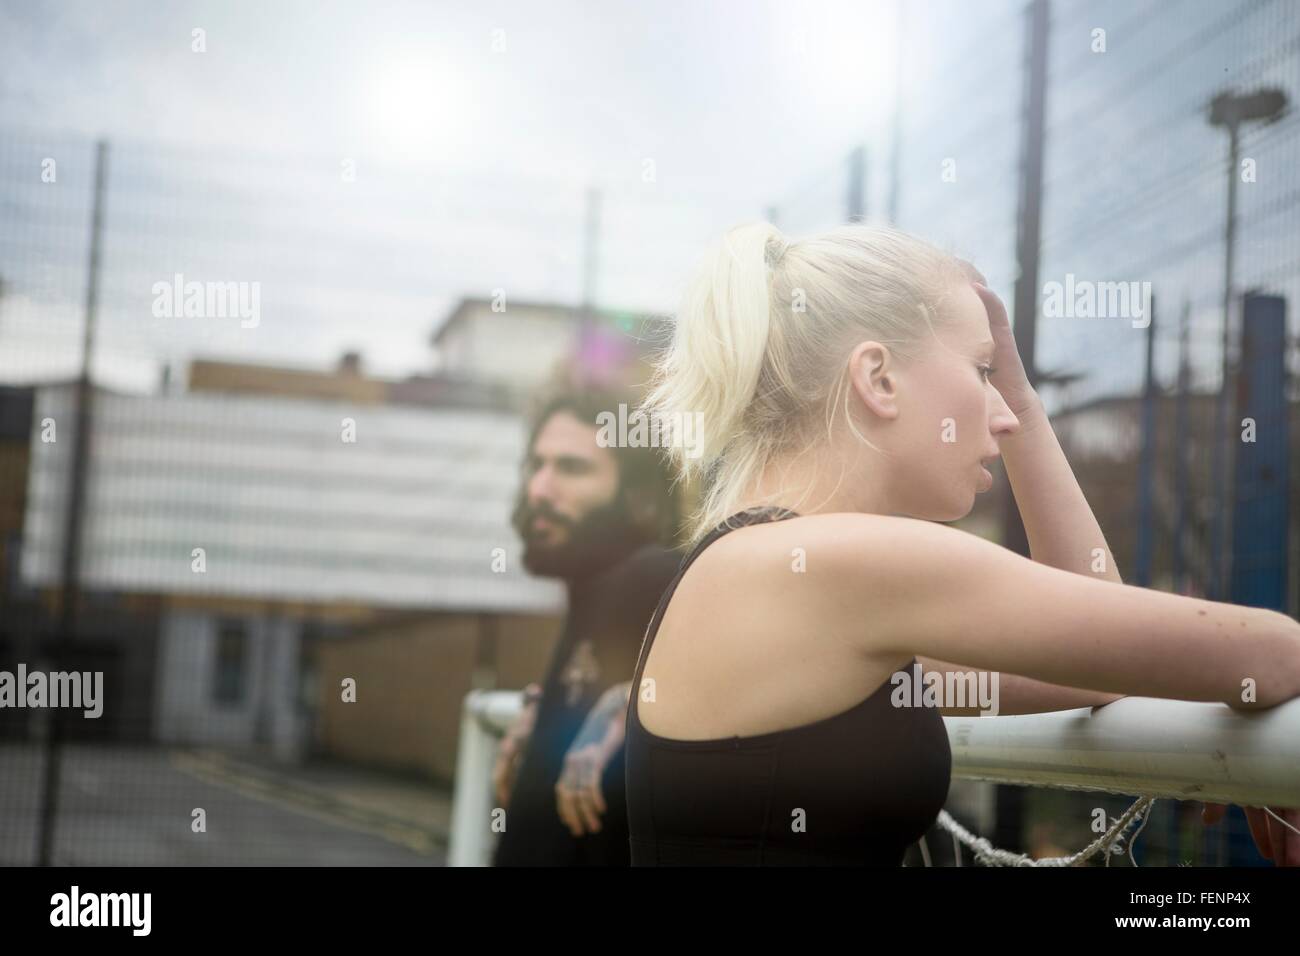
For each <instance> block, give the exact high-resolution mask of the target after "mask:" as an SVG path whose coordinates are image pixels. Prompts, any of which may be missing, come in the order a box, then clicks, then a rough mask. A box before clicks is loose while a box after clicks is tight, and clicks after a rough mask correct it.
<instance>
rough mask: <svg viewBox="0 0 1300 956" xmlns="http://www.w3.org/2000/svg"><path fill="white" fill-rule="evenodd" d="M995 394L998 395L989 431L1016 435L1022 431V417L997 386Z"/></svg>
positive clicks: (997, 433)
mask: <svg viewBox="0 0 1300 956" xmlns="http://www.w3.org/2000/svg"><path fill="white" fill-rule="evenodd" d="M993 394H994V395H996V396H997V399H996V400H995V404H994V407H993V414H992V416H991V417H990V419H989V431H991V432H992V433H993V434H995V435H1014V434H1015V433H1016V432H1018V431H1020V419H1019V418H1017V417H1016V414H1015V412H1013V411H1012V410H1011V407H1010V406H1009V405H1007V401H1006V399H1004V398H1003V397H1002V393H1001V392H999V391H998V390H997V389H996V388H995V389H993Z"/></svg>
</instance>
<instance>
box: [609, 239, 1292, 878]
mask: <svg viewBox="0 0 1300 956" xmlns="http://www.w3.org/2000/svg"><path fill="white" fill-rule="evenodd" d="M646 410H647V411H648V412H649V413H651V414H652V415H655V416H657V417H658V421H659V422H660V423H661V427H662V428H664V429H665V430H669V432H670V437H671V429H672V427H673V423H674V422H684V421H690V422H692V423H694V424H695V425H696V427H695V428H693V434H692V435H691V440H690V442H687V441H680V440H679V441H677V443H676V444H675V445H674V446H672V448H671V451H672V454H673V456H674V458H675V463H676V464H677V466H678V467H679V469H680V471H681V473H682V475H683V476H685V477H698V478H700V479H702V480H703V487H704V496H703V503H702V506H701V508H700V511H699V513H698V515H696V520H695V522H694V526H693V528H692V531H691V535H690V537H691V541H690V543H691V544H692V545H693V549H692V550H691V551H690V553H689V554H688V555H687V557H686V559H685V560H684V561H683V563H682V566H681V569H680V570H679V571H678V573H677V576H676V578H675V579H674V580H673V582H672V584H671V585H670V586H669V588H668V590H667V591H666V592H665V593H664V596H663V598H662V599H661V601H660V603H659V607H658V609H657V611H656V613H655V615H654V617H653V619H652V620H651V622H650V627H649V629H648V631H647V633H646V637H645V640H644V642H643V645H642V649H641V654H640V660H639V663H638V666H637V671H636V676H635V679H634V681H633V684H632V687H633V689H634V693H633V694H632V696H631V698H630V703H629V708H628V715H627V797H628V813H629V824H630V832H631V841H632V862H633V865H634V866H635V865H664V864H686V865H707V864H738V865H837V864H841V865H842V864H847V865H862V864H876V865H888V866H897V865H899V864H900V863H901V861H902V857H903V852H904V850H905V849H906V848H907V846H908V845H909V844H911V843H913V842H914V841H916V840H917V838H918V837H920V836H921V835H922V834H923V833H924V832H925V831H926V830H927V829H928V828H929V827H930V826H931V825H932V824H933V822H934V819H935V817H936V815H937V814H938V811H939V810H940V808H941V807H942V806H943V803H944V800H945V798H946V795H947V792H948V784H949V779H950V770H951V754H950V751H949V748H948V740H947V735H946V732H945V729H944V726H943V721H942V718H941V714H942V713H961V712H969V711H957V710H954V709H952V708H951V707H944V708H942V709H940V708H936V707H934V706H929V707H927V706H915V703H914V701H913V699H912V698H911V696H910V695H909V694H899V693H896V687H895V683H896V682H895V681H893V680H891V678H892V677H893V675H896V674H908V675H910V674H912V673H913V666H914V665H917V664H919V665H920V667H921V668H922V670H923V671H927V672H928V671H947V670H958V671H963V672H968V671H972V670H976V671H988V672H993V673H992V674H991V675H990V674H986V675H984V677H986V678H988V677H990V676H997V677H998V678H999V681H998V688H999V697H1000V703H999V706H1000V709H999V712H1000V713H1003V714H1024V713H1036V712H1042V711H1050V710H1061V709H1066V708H1074V707H1086V706H1095V705H1103V704H1106V703H1108V702H1110V701H1113V700H1115V699H1116V698H1118V697H1121V696H1124V695H1130V694H1131V695H1139V696H1149V697H1166V698H1177V699H1183V700H1196V701H1221V702H1223V703H1225V704H1227V705H1228V706H1230V707H1233V708H1236V709H1240V710H1253V709H1258V708H1267V707H1273V706H1275V705H1277V704H1279V703H1282V702H1283V701H1286V700H1289V699H1290V698H1292V697H1295V696H1297V695H1300V625H1297V623H1296V622H1295V621H1293V620H1291V619H1290V618H1288V617H1286V616H1285V615H1283V614H1279V613H1277V612H1274V611H1268V610H1261V609H1258V608H1249V607H1238V606H1235V605H1231V604H1224V603H1217V602H1212V601H1204V600H1197V599H1194V598H1186V597H1179V596H1175V595H1172V594H1167V593H1162V592H1159V591H1152V590H1146V589H1143V588H1136V587H1131V586H1126V585H1125V584H1123V582H1122V581H1121V579H1120V575H1119V572H1118V570H1117V569H1116V567H1115V562H1114V560H1113V559H1112V557H1111V555H1110V551H1109V549H1108V548H1107V545H1106V539H1105V537H1104V536H1103V534H1102V531H1101V528H1100V527H1098V525H1097V521H1096V519H1095V518H1094V517H1093V514H1092V511H1091V509H1090V508H1089V506H1088V502H1087V501H1086V500H1085V499H1084V496H1083V494H1082V492H1081V491H1080V489H1079V485H1078V483H1077V482H1076V480H1075V478H1074V475H1073V474H1072V472H1071V470H1070V466H1069V464H1068V462H1067V461H1066V459H1065V456H1064V455H1063V454H1062V451H1061V448H1060V446H1059V444H1058V443H1057V440H1056V437H1055V435H1054V434H1053V432H1052V427H1051V425H1050V423H1049V422H1048V419H1047V417H1046V415H1045V414H1044V411H1043V407H1042V405H1041V403H1040V401H1039V398H1038V396H1037V395H1036V394H1035V392H1034V390H1033V388H1032V387H1031V386H1030V384H1029V382H1028V380H1027V378H1026V376H1025V372H1024V368H1023V366H1022V365H1021V362H1020V359H1019V356H1018V354H1017V351H1016V346H1015V342H1014V340H1013V338H1012V334H1011V330H1010V327H1009V325H1008V322H1007V316H1006V311H1005V309H1004V308H1003V306H1002V303H1001V302H1000V301H999V299H998V298H997V296H996V295H994V294H993V293H992V292H991V291H989V290H988V289H987V288H986V287H985V285H984V283H983V279H982V277H981V276H980V275H979V274H978V273H977V272H975V271H974V270H973V269H972V268H971V267H970V266H969V265H968V264H966V263H964V262H962V261H961V260H958V259H955V258H953V257H952V256H950V255H947V254H945V253H944V252H942V251H940V250H938V249H937V248H935V247H933V246H932V245H930V244H928V243H926V242H923V241H921V240H919V239H917V238H914V237H912V236H909V235H907V234H905V233H902V232H899V231H896V230H893V229H886V228H877V227H869V226H865V225H852V226H845V227H841V228H838V229H835V230H832V231H830V232H827V233H825V234H822V235H819V236H815V237H812V238H807V239H801V240H799V241H797V242H789V241H788V240H786V239H785V238H784V237H783V236H782V235H781V234H780V232H779V231H778V230H777V229H776V228H775V227H773V226H771V225H769V224H767V223H757V224H751V225H745V226H742V227H739V228H736V229H734V230H732V231H730V232H729V233H728V234H727V235H726V236H725V237H724V238H723V240H722V241H721V242H719V243H718V244H717V246H716V247H715V248H714V249H713V250H712V251H711V252H710V253H709V254H708V255H707V257H706V258H705V260H704V261H703V262H702V264H701V265H700V266H699V269H698V272H697V274H696V276H695V278H694V279H693V281H692V283H691V285H690V287H689V288H688V290H687V294H686V296H685V298H684V300H683V303H682V306H681V309H680V310H679V312H678V315H677V324H676V329H675V334H674V340H673V343H672V346H671V348H670V349H669V350H668V352H667V353H666V354H665V356H664V358H663V359H662V361H661V363H660V367H659V369H658V377H657V381H656V383H655V387H654V388H653V389H652V391H651V394H650V396H649V398H648V400H647V402H646ZM701 425H702V428H701V427H699V426H701ZM682 435H683V433H681V432H679V433H678V438H679V439H680V438H681V437H682ZM998 456H1001V457H1002V459H1003V461H1004V463H1005V467H1006V471H1007V474H1008V477H1009V479H1010V481H1011V485H1012V488H1013V490H1014V492H1015V498H1016V502H1017V504H1018V506H1019V508H1020V513H1021V517H1022V518H1023V521H1024V525H1025V529H1026V532H1027V534H1028V539H1029V544H1030V550H1031V552H1032V560H1029V559H1026V558H1023V557H1021V556H1019V555H1017V554H1015V553H1013V552H1011V551H1008V550H1007V549H1005V548H1002V547H999V546H998V545H996V544H992V543H990V542H988V541H985V540H983V539H981V538H979V537H976V536H975V535H972V534H969V533H966V532H963V531H960V530H957V529H954V528H951V527H947V526H946V525H944V524H942V523H941V522H947V521H953V520H955V519H958V518H961V517H962V516H963V515H965V514H967V513H968V512H969V511H970V509H971V506H972V504H973V502H974V500H975V496H976V495H977V494H979V493H981V492H984V491H987V490H988V489H989V488H990V487H991V486H992V477H991V473H990V472H989V471H988V469H987V468H986V467H985V466H986V464H987V463H988V462H989V461H990V460H991V459H993V458H996V457H998ZM1098 569H1100V570H1098ZM1247 679H1249V681H1247ZM1243 682H1247V684H1246V686H1253V687H1254V688H1255V695H1254V698H1253V699H1249V698H1247V699H1243V686H1244V685H1243ZM949 703H951V702H949ZM1216 811H1217V812H1218V813H1220V814H1221V812H1222V808H1221V807H1216V808H1213V810H1211V809H1210V808H1207V816H1206V820H1207V822H1209V821H1210V819H1211V814H1212V813H1213V812H1216ZM1248 815H1249V818H1250V824H1251V828H1252V832H1253V833H1254V836H1255V839H1256V842H1257V844H1258V845H1259V847H1260V850H1261V852H1262V853H1264V854H1265V855H1266V856H1270V857H1271V858H1272V859H1273V860H1274V861H1275V862H1276V863H1278V864H1284V863H1290V864H1295V863H1297V862H1300V836H1297V835H1296V834H1295V833H1294V832H1289V831H1288V830H1287V829H1286V827H1284V825H1283V824H1282V823H1280V822H1278V821H1277V820H1276V819H1274V818H1273V817H1271V816H1269V815H1267V814H1266V813H1265V812H1264V811H1263V810H1262V809H1261V810H1250V811H1248ZM1284 816H1285V817H1286V819H1287V820H1288V821H1290V823H1291V824H1293V825H1294V824H1296V823H1300V814H1297V813H1296V812H1295V811H1290V810H1288V811H1285V812H1284Z"/></svg>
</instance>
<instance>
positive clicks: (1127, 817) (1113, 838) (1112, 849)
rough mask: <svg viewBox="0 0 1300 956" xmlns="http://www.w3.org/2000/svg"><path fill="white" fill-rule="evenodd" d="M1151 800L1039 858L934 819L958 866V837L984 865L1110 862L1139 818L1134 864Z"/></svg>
mask: <svg viewBox="0 0 1300 956" xmlns="http://www.w3.org/2000/svg"><path fill="white" fill-rule="evenodd" d="M1154 804H1155V798H1154V797H1140V798H1139V799H1138V800H1136V801H1135V802H1134V803H1133V805H1132V806H1130V807H1129V808H1128V809H1127V810H1125V811H1124V813H1123V814H1122V815H1121V816H1120V817H1119V819H1118V820H1116V821H1115V822H1114V823H1113V824H1111V827H1110V829H1109V830H1107V831H1106V832H1105V833H1103V834H1102V835H1101V836H1099V837H1098V838H1097V839H1096V840H1094V841H1093V842H1092V843H1090V844H1088V845H1087V846H1086V847H1084V848H1083V849H1082V850H1080V851H1079V852H1078V853H1075V854H1073V855H1072V856H1053V857H1044V858H1043V859H1041V860H1035V859H1034V858H1033V857H1031V856H1028V855H1026V854H1024V853H1012V852H1011V851H1010V850H999V849H998V848H997V847H995V846H994V845H993V844H992V843H990V842H989V841H988V840H986V839H984V838H983V837H977V836H975V835H973V834H972V833H971V832H970V831H969V830H967V829H966V828H965V827H963V826H962V825H961V824H960V823H958V822H957V821H956V820H954V819H953V818H952V817H951V816H950V815H949V814H948V812H947V811H946V810H940V811H939V819H938V823H939V825H940V826H941V827H943V828H944V829H945V830H947V831H948V832H949V833H951V834H952V838H953V842H952V845H953V853H954V854H955V855H956V865H957V866H961V848H960V846H959V844H958V842H957V841H958V840H960V841H961V842H962V843H965V844H966V845H967V846H968V847H970V848H971V849H972V850H973V851H974V852H975V859H976V860H978V861H979V862H980V863H983V864H984V865H985V866H1078V865H1079V864H1080V863H1083V862H1084V861H1086V860H1089V859H1091V858H1092V857H1094V856H1096V855H1097V854H1098V853H1103V852H1104V853H1105V854H1106V865H1107V866H1110V858H1111V856H1112V855H1113V854H1115V853H1121V852H1124V851H1122V850H1121V849H1120V848H1119V847H1118V846H1115V845H1114V844H1115V843H1116V842H1117V841H1119V840H1120V839H1122V837H1123V835H1124V831H1125V830H1127V829H1128V828H1129V826H1131V825H1132V824H1133V822H1134V821H1135V820H1141V821H1142V823H1141V826H1139V827H1138V828H1137V829H1136V830H1135V831H1134V832H1133V836H1132V837H1131V838H1130V839H1129V841H1128V850H1127V852H1128V859H1129V863H1131V864H1132V865H1133V866H1137V865H1138V863H1137V860H1135V859H1133V844H1134V843H1136V842H1137V838H1138V836H1139V835H1140V834H1141V833H1142V830H1143V829H1144V828H1145V827H1146V825H1147V821H1148V820H1150V819H1151V814H1150V813H1149V812H1148V811H1149V810H1150V809H1151V807H1152V806H1153V805H1154ZM1263 809H1264V812H1265V813H1267V814H1268V815H1269V816H1270V817H1272V818H1273V819H1274V820H1276V821H1277V822H1278V823H1280V824H1282V826H1284V827H1286V828H1287V829H1288V830H1290V831H1291V832H1292V833H1295V834H1300V830H1297V829H1296V828H1295V827H1293V826H1292V825H1291V824H1289V823H1287V822H1286V821H1285V820H1283V819H1282V818H1281V817H1279V816H1278V815H1277V814H1276V813H1274V812H1273V811H1272V810H1271V809H1269V808H1268V807H1264V808H1263ZM921 855H922V857H923V858H924V860H925V865H926V866H930V865H931V864H930V853H929V850H928V848H927V847H925V846H924V838H922V847H921Z"/></svg>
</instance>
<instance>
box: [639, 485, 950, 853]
mask: <svg viewBox="0 0 1300 956" xmlns="http://www.w3.org/2000/svg"><path fill="white" fill-rule="evenodd" d="M797 517H798V515H797V514H795V513H794V512H792V511H787V510H784V509H776V508H759V509H750V510H749V511H742V512H740V513H738V514H736V515H733V516H732V517H730V518H728V519H727V520H726V521H724V522H722V523H721V524H719V525H718V526H717V527H715V528H714V529H713V530H712V531H710V532H709V533H708V534H707V535H706V536H705V537H704V538H703V539H702V540H701V541H700V542H699V544H697V545H696V546H695V548H694V550H692V551H691V552H690V554H688V555H687V556H686V557H685V558H684V559H683V561H682V564H681V567H680V568H679V569H678V571H677V575H676V577H674V578H673V580H672V583H671V584H669V586H668V590H667V591H665V592H664V595H663V597H662V598H660V600H659V606H658V608H656V610H655V613H654V617H653V618H652V619H651V620H650V625H649V627H648V628H647V630H646V635H645V639H644V640H643V641H642V643H641V655H640V658H639V660H638V662H637V667H636V676H635V677H634V679H633V682H632V693H631V695H630V698H629V702H628V715H627V743H626V746H627V751H626V760H627V777H626V779H627V809H628V824H629V832H630V834H631V851H632V865H633V866H900V865H901V864H902V861H903V853H904V851H905V850H906V849H907V847H908V846H909V845H911V844H912V843H915V842H916V841H917V840H918V839H919V838H920V837H921V836H922V835H923V834H924V833H925V832H926V831H927V830H928V829H929V828H930V827H931V826H932V825H933V823H934V820H935V818H936V817H937V816H938V814H939V811H940V810H941V809H942V808H943V804H944V802H945V801H946V800H947V797H948V783H949V778H950V774H951V770H952V754H951V751H950V750H949V747H948V733H947V730H946V729H945V727H944V723H943V717H942V715H941V714H940V713H939V710H938V709H937V708H934V707H895V706H893V705H891V703H890V696H891V695H890V691H891V689H892V687H893V684H892V682H891V681H889V680H887V681H885V683H884V684H882V685H881V686H880V687H879V688H877V689H876V690H875V691H874V692H873V693H871V694H870V695H869V696H867V697H866V699H864V700H862V701H861V702H860V703H858V704H857V705H855V706H854V707H852V708H850V709H849V710H846V711H843V712H842V713H839V714H835V715H834V716H831V717H827V718H825V719H823V720H818V721H816V722H814V723H811V724H804V725H802V726H799V727H792V728H790V729H787V730H778V731H773V732H772V733H766V734H759V735H757V736H752V737H739V736H733V737H720V738H715V739H712V740H674V739H669V738H665V737H658V736H656V735H654V734H652V733H650V732H649V731H648V730H646V729H645V728H644V727H642V726H641V723H640V721H639V720H638V719H637V698H638V697H639V694H640V688H641V675H642V672H643V671H644V670H645V663H646V658H647V657H649V655H650V648H651V646H652V645H653V643H654V639H655V634H656V633H657V632H658V630H659V623H660V621H661V620H662V619H663V615H664V609H665V608H666V607H667V606H668V602H669V600H670V599H671V598H672V595H673V591H674V590H676V588H677V584H678V582H680V581H681V579H682V576H683V575H684V574H685V573H686V570H687V569H688V568H689V567H690V566H691V563H692V562H693V561H694V560H695V559H696V558H697V557H699V555H700V553H701V552H702V551H703V550H704V549H705V548H707V547H708V546H709V545H710V544H712V543H713V542H714V541H716V540H717V539H718V538H720V537H721V536H722V535H724V534H726V533H727V532H728V531H730V530H733V529H734V528H738V527H744V526H745V525H749V524H755V523H759V522H762V521H768V520H778V521H779V520H784V519H786V518H797ZM701 639H705V638H703V637H701ZM913 662H915V658H914V659H913ZM908 673H909V674H910V673H912V672H911V669H910V665H909V670H908ZM909 696H910V695H909Z"/></svg>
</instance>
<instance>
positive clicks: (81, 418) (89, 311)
mask: <svg viewBox="0 0 1300 956" xmlns="http://www.w3.org/2000/svg"><path fill="white" fill-rule="evenodd" d="M107 175H108V143H107V142H106V141H104V140H100V141H99V142H98V143H97V144H96V146H95V197H94V205H93V208H92V211H91V219H90V265H89V270H88V277H87V281H86V320H85V323H84V325H83V328H82V342H81V374H80V376H78V378H77V384H76V392H75V395H74V402H75V403H76V406H75V407H76V424H75V428H74V429H73V435H72V460H71V462H70V467H69V469H68V471H69V486H68V503H67V511H66V513H65V514H64V526H63V580H62V586H61V587H60V589H59V615H58V622H59V623H58V632H57V633H56V634H55V635H54V642H53V643H54V646H53V648H52V650H53V653H52V654H51V655H50V656H51V660H50V669H51V670H52V671H57V670H61V669H62V665H63V663H64V662H65V660H66V659H67V657H68V652H69V650H70V648H71V645H72V638H73V635H74V634H75V632H76V627H77V610H78V605H79V604H80V602H81V538H82V520H83V514H82V512H83V511H84V509H85V503H86V467H87V460H86V459H87V456H88V453H89V451H90V417H91V413H92V406H93V404H94V389H93V387H92V383H91V376H90V372H91V358H92V355H93V351H94V349H93V346H94V342H95V319H96V316H97V314H98V311H99V264H100V258H101V250H102V245H103V232H104V183H105V180H106V178H107ZM63 722H64V717H63V708H61V707H53V708H51V709H50V727H49V733H48V736H47V737H46V741H45V773H44V783H43V788H44V789H43V794H42V799H41V813H40V820H39V823H38V828H37V829H38V839H39V841H40V845H39V849H38V851H37V856H36V863H37V865H38V866H52V865H53V863H54V831H55V822H56V820H57V818H58V812H59V776H60V770H61V767H60V764H61V762H62V756H63V734H64V724H63Z"/></svg>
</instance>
